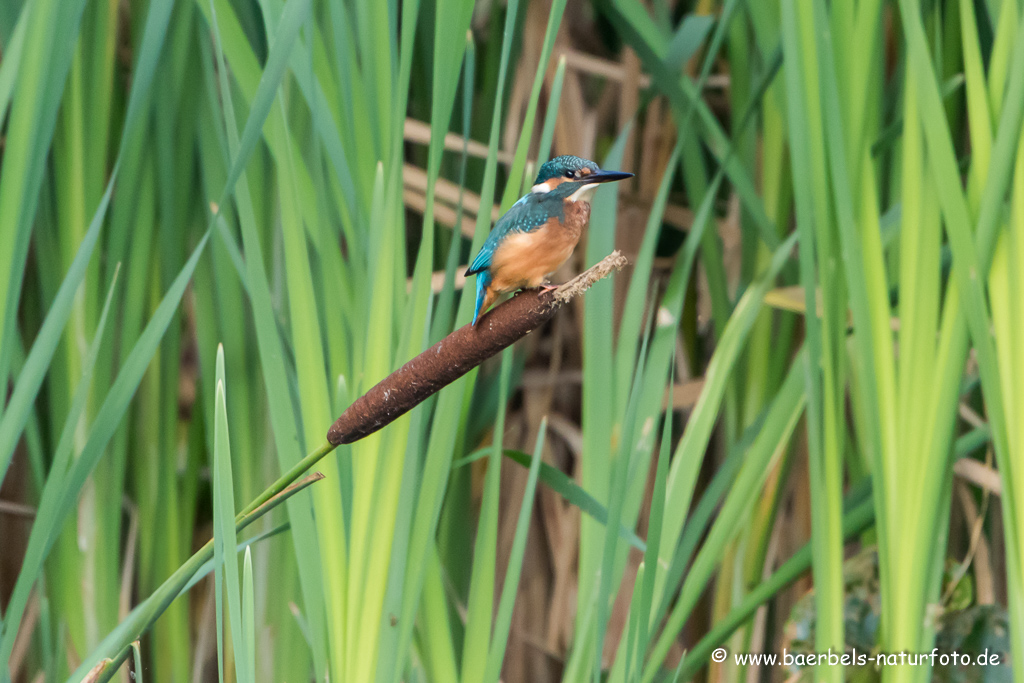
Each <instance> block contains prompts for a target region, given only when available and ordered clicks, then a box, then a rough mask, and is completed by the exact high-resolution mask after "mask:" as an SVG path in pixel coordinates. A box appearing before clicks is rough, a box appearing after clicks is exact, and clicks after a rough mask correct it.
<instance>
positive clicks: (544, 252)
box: [466, 156, 633, 326]
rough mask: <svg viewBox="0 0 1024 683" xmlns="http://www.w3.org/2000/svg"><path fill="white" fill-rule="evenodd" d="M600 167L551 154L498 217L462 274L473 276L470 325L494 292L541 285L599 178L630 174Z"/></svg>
mask: <svg viewBox="0 0 1024 683" xmlns="http://www.w3.org/2000/svg"><path fill="white" fill-rule="evenodd" d="M632 176H633V174H632V173H623V172H621V171H602V170H601V169H600V168H599V167H598V165H597V164H595V163H594V162H593V161H588V160H586V159H581V158H580V157H575V156H560V157H555V158H554V159H552V160H551V161H548V162H547V163H545V164H544V165H543V166H541V167H540V172H539V173H538V174H537V180H535V181H534V185H533V189H532V190H531V191H530V193H529V194H527V195H526V196H525V197H523V198H522V199H520V200H519V201H517V202H516V203H515V204H513V205H512V208H510V209H509V210H508V212H507V213H506V214H505V215H504V216H502V217H501V218H499V219H498V222H497V223H496V224H495V226H494V229H493V230H491V234H490V235H488V236H487V241H486V242H484V244H483V246H482V247H480V253H478V254H477V255H476V258H474V259H473V263H472V264H470V266H469V270H467V271H466V275H467V276H469V275H476V276H477V278H476V310H475V311H474V312H473V325H474V326H475V325H476V324H477V321H478V320H479V319H480V314H481V313H483V312H484V311H486V310H487V309H488V308H489V307H490V306H491V304H493V303H494V300H495V299H497V298H498V296H499V295H501V294H504V293H506V292H513V291H515V290H517V289H528V288H532V287H543V288H544V289H554V287H553V286H550V285H547V284H545V282H546V278H547V276H548V275H549V274H551V273H553V272H554V271H555V270H557V269H558V267H559V266H560V265H562V264H563V263H565V262H566V260H567V259H568V258H569V256H571V255H572V251H573V249H575V248H576V243H577V242H579V241H580V234H582V232H583V228H585V227H587V223H588V222H589V221H590V197H591V195H592V194H593V191H594V190H595V189H597V185H598V183H607V182H611V181H613V180H624V179H626V178H631V177H632Z"/></svg>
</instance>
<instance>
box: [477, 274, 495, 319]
mask: <svg viewBox="0 0 1024 683" xmlns="http://www.w3.org/2000/svg"><path fill="white" fill-rule="evenodd" d="M490 284H491V271H489V270H482V271H480V272H479V273H477V276H476V309H475V310H474V311H473V327H476V321H477V319H479V317H480V314H481V313H482V312H483V310H484V309H485V308H486V304H485V301H486V300H487V298H488V297H487V288H488V287H489V286H490Z"/></svg>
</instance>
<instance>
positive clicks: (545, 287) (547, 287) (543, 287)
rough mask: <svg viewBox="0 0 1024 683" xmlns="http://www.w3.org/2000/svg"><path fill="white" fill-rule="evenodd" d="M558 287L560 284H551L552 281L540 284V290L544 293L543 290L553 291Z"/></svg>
mask: <svg viewBox="0 0 1024 683" xmlns="http://www.w3.org/2000/svg"><path fill="white" fill-rule="evenodd" d="M556 289H558V285H553V284H551V283H550V282H546V283H544V284H542V285H541V286H540V291H541V292H542V293H543V292H553V291H555V290H556Z"/></svg>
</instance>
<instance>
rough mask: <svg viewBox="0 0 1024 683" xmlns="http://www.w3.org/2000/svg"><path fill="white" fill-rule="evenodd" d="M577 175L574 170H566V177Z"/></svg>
mask: <svg viewBox="0 0 1024 683" xmlns="http://www.w3.org/2000/svg"><path fill="white" fill-rule="evenodd" d="M575 176H576V174H575V173H573V172H572V171H566V172H565V177H566V178H574V177H575Z"/></svg>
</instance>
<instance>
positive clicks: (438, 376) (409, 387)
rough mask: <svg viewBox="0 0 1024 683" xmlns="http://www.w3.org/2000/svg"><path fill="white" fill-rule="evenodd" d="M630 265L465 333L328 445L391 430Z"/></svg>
mask: <svg viewBox="0 0 1024 683" xmlns="http://www.w3.org/2000/svg"><path fill="white" fill-rule="evenodd" d="M624 265H626V257H625V256H623V255H622V253H621V252H619V251H614V252H612V253H611V254H609V255H608V256H606V257H605V258H604V259H602V260H601V261H600V262H598V263H597V264H596V265H595V266H593V267H592V268H590V269H588V270H586V271H584V272H583V273H581V274H580V275H578V276H576V277H575V278H573V279H572V280H569V281H568V282H566V283H565V284H563V285H561V286H560V287H558V288H557V289H555V290H552V291H547V292H544V291H540V290H528V291H524V292H521V293H519V294H518V295H516V296H514V297H512V298H511V299H509V300H508V301H506V302H505V303H503V304H502V305H500V306H497V307H496V308H494V309H493V310H492V311H490V312H488V313H487V314H485V315H484V316H483V317H482V318H481V319H480V321H479V322H478V324H477V326H476V327H472V326H471V325H465V326H464V327H460V328H459V329H457V330H455V331H454V332H452V333H451V334H449V335H448V336H447V337H445V338H444V339H442V340H441V341H439V342H438V343H436V344H434V345H433V346H432V347H430V348H429V349H427V350H426V351H424V352H423V353H421V354H420V355H418V356H416V357H415V358H413V359H412V360H411V361H409V362H408V363H406V364H405V365H403V366H402V367H401V368H399V369H398V370H396V371H395V372H393V373H391V374H390V375H388V376H387V377H385V378H384V379H383V380H381V381H380V382H379V383H378V384H377V385H376V386H374V387H373V388H371V389H370V390H369V391H367V392H366V393H365V394H363V395H362V396H361V397H359V398H358V399H356V401H355V402H354V403H352V405H350V406H349V407H348V409H346V410H345V412H344V413H342V414H341V417H339V418H338V419H337V420H336V421H335V423H334V424H333V425H332V426H331V429H330V430H329V431H328V432H327V441H328V442H330V443H331V444H333V445H335V446H338V445H340V444H345V443H352V442H353V441H358V440H359V439H362V438H363V437H365V436H368V435H370V434H372V433H374V432H375V431H377V430H378V429H381V428H382V427H384V426H386V425H388V424H390V423H391V422H393V421H394V420H396V419H398V418H399V417H401V416H402V415H404V414H405V413H407V412H409V411H410V410H412V409H413V408H415V407H416V406H417V405H419V404H420V403H421V402H423V401H424V400H426V399H427V398H428V397H430V396H431V395H433V394H435V393H437V392H438V391H440V390H441V389H443V388H444V387H445V386H447V385H449V384H451V383H452V382H454V381H455V380H457V379H458V378H459V377H462V376H463V375H465V374H466V373H467V372H469V371H470V370H472V369H473V368H475V367H476V366H478V365H480V364H481V363H483V362H484V361H485V360H487V359H488V358H490V357H491V356H493V355H495V354H497V353H499V352H500V351H501V350H502V349H505V348H507V347H509V346H511V345H512V344H514V343H515V342H516V341H518V340H519V339H522V338H523V337H525V336H526V335H527V334H529V333H530V332H532V331H533V330H535V329H537V328H538V327H540V326H541V325H542V324H543V323H545V322H547V321H548V320H549V319H550V318H551V317H552V316H553V315H554V314H555V312H556V311H557V310H558V309H559V308H561V307H562V306H564V305H565V304H566V303H567V302H569V301H570V300H571V299H572V298H573V297H575V296H576V295H578V294H582V293H583V292H585V291H586V290H588V289H590V287H591V286H593V284H594V283H595V282H597V281H598V280H600V279H602V278H604V277H607V276H608V275H609V274H610V273H611V272H612V271H614V270H618V269H619V268H622V267H623V266H624Z"/></svg>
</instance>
